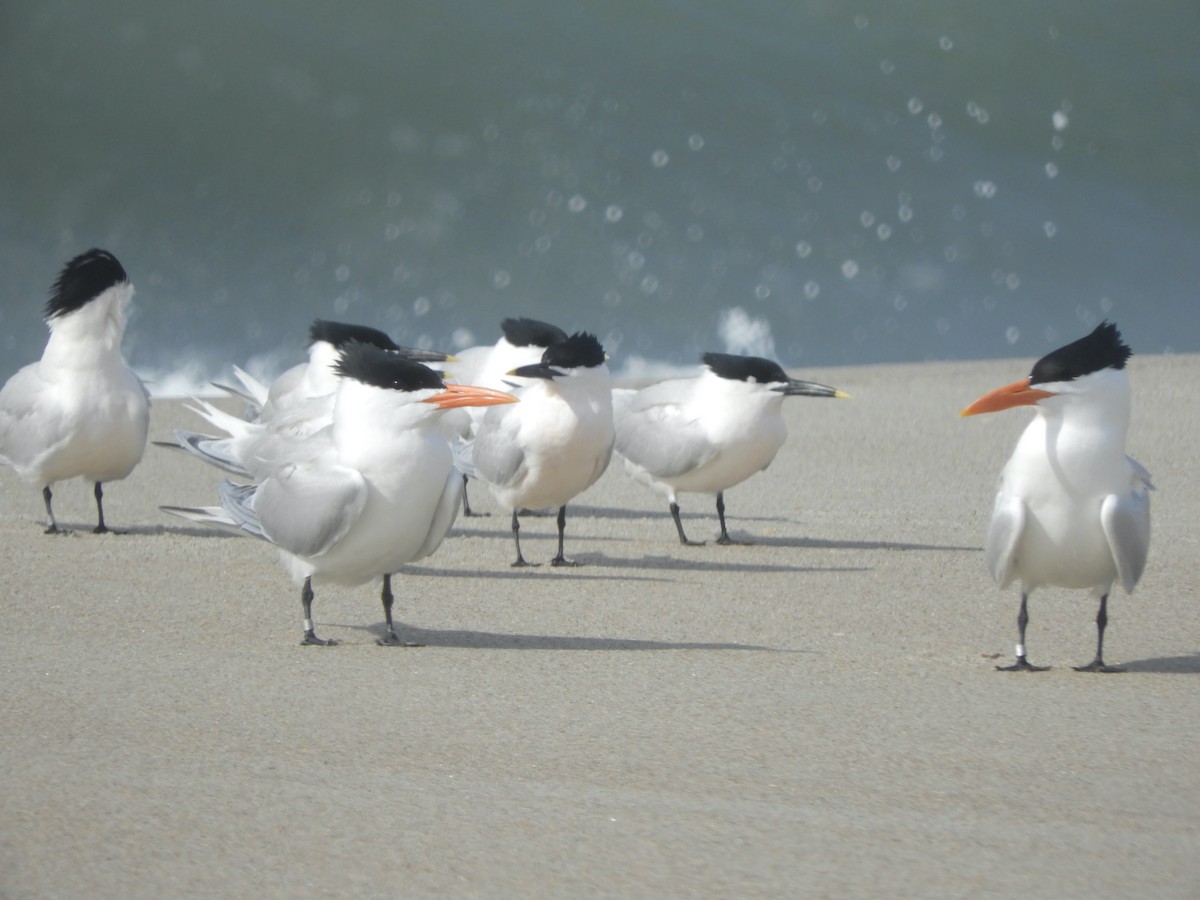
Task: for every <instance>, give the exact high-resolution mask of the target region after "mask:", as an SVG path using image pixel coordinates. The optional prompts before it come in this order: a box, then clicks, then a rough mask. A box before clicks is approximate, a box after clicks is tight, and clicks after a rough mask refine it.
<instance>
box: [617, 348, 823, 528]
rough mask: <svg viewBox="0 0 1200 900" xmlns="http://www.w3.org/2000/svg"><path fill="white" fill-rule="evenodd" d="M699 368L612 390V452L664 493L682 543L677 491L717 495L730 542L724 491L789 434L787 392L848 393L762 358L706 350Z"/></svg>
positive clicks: (767, 459)
mask: <svg viewBox="0 0 1200 900" xmlns="http://www.w3.org/2000/svg"><path fill="white" fill-rule="evenodd" d="M702 360H703V363H704V371H703V372H701V374H700V375H698V376H695V377H692V378H675V379H671V380H669V381H663V382H660V383H658V384H654V385H650V386H649V387H646V388H642V389H641V390H638V391H630V390H618V391H614V392H613V395H614V396H613V406H614V416H615V420H616V431H617V441H616V450H617V453H618V454H620V455H621V456H622V457H624V459H625V471H626V472H627V473H628V474H629V475H631V476H632V477H633V478H634V479H636V480H637V481H640V482H641V483H643V484H645V485H648V486H649V487H651V488H653V489H654V490H655V491H657V492H659V493H661V494H663V495H665V496H666V498H667V502H668V504H669V509H670V511H671V518H672V519H673V520H674V522H675V530H676V532H677V534H678V535H679V543H680V544H682V545H684V546H700V545H702V544H703V543H704V542H703V541H692V540H689V539H688V538H687V536H686V535H685V534H684V531H683V522H682V521H681V520H680V515H679V502H678V499H677V498H678V494H680V493H699V494H716V495H717V518H718V520H719V522H720V525H721V533H720V536H719V537H718V538H717V543H718V544H735V543H739V542H738V541H735V540H733V538H731V537H730V536H729V531H728V529H727V528H726V525H725V491H727V490H728V489H729V488H731V487H734V486H735V485H738V484H741V483H742V482H743V481H745V480H746V479H747V478H749V477H750V476H751V475H753V474H754V473H756V472H759V471H761V470H763V469H765V468H766V467H767V466H769V465H770V464H771V461H772V460H773V459H774V458H775V454H776V453H778V452H779V448H780V447H782V446H783V443H784V441H785V440H786V438H787V425H786V424H785V423H784V420H783V400H784V398H785V397H846V396H847V395H846V394H843V393H842V392H841V391H839V390H837V389H836V388H832V387H829V386H828V385H824V384H817V383H815V382H812V381H801V380H799V379H796V378H792V377H790V376H789V375H788V374H787V373H786V372H784V370H783V369H782V367H780V365H779V364H778V363H776V362H773V361H772V360H769V359H763V358H762V357H759V356H739V355H734V354H729V353H705V354H704V356H703V357H702Z"/></svg>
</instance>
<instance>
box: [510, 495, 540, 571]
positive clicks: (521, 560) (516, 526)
mask: <svg viewBox="0 0 1200 900" xmlns="http://www.w3.org/2000/svg"><path fill="white" fill-rule="evenodd" d="M512 533H513V543H514V544H516V545H517V561H516V562H514V563H513V567H514V568H523V567H524V566H531V565H533V566H535V565H537V563H527V562H525V557H523V556H522V555H521V523H520V522H518V521H517V511H516V510H515V509H514V510H513V515H512Z"/></svg>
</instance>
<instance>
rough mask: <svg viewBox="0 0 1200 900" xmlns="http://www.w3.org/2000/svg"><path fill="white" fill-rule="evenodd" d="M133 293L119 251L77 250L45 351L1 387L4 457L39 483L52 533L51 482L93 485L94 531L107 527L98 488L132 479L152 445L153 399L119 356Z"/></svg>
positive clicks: (57, 287)
mask: <svg viewBox="0 0 1200 900" xmlns="http://www.w3.org/2000/svg"><path fill="white" fill-rule="evenodd" d="M132 298H133V285H132V284H130V283H129V277H128V276H127V275H126V274H125V269H124V268H122V266H121V264H120V263H119V262H118V261H117V259H116V257H115V256H113V255H112V254H111V253H109V252H108V251H106V250H97V249H93V250H89V251H87V252H86V253H82V254H80V255H79V256H76V257H75V258H74V259H72V260H71V261H70V262H68V263H67V264H66V266H65V267H64V268H63V270H62V272H61V273H60V274H59V276H58V280H57V281H55V283H54V287H53V289H52V292H51V295H50V300H49V302H48V303H47V304H46V323H47V324H48V325H49V326H50V340H49V341H48V342H47V344H46V349H45V351H44V352H43V353H42V358H41V359H40V360H39V361H38V362H35V363H31V364H30V365H28V366H25V368H23V369H21V370H20V371H19V372H17V373H16V374H15V375H13V376H12V378H10V379H9V380H8V382H7V383H6V384H5V385H4V388H3V389H2V390H0V464H4V465H8V466H12V468H14V469H15V470H16V472H17V474H18V475H20V476H21V477H22V478H23V479H25V480H26V481H30V482H32V483H34V484H36V485H40V486H41V488H42V499H43V501H44V502H45V506H46V518H47V520H48V527H47V528H46V533H47V534H54V533H58V532H60V531H61V529H60V528H59V527H58V522H57V521H56V520H55V518H54V511H53V509H52V508H51V498H52V496H53V494H52V492H51V486H52V485H54V484H55V483H56V482H59V481H66V480H67V479H71V478H83V479H84V480H85V481H90V482H92V483H93V485H94V488H93V490H92V493H93V495H94V496H95V498H96V516H97V524H96V527H95V529H94V530H95V531H96V532H97V533H100V532H105V531H108V526H107V525H106V524H105V522H104V502H103V495H104V491H103V488H102V487H101V485H103V484H104V483H106V482H110V481H118V480H120V479H122V478H125V477H126V476H128V475H129V474H130V473H131V472H132V471H133V469H134V467H135V466H137V464H138V463H139V462H140V461H141V459H142V454H143V453H144V452H145V449H146V434H147V430H148V429H149V426H150V398H149V394H148V393H147V391H146V388H145V385H143V384H142V382H141V380H140V379H139V378H138V377H137V375H135V374H134V373H133V372H132V371H131V370H130V369H129V367H128V366H127V365H126V364H125V358H124V356H123V355H122V353H121V340H122V338H123V336H124V334H125V320H126V316H127V314H128V308H129V303H130V301H131V299H132Z"/></svg>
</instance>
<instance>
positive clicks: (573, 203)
mask: <svg viewBox="0 0 1200 900" xmlns="http://www.w3.org/2000/svg"><path fill="white" fill-rule="evenodd" d="M567 209H568V210H570V211H571V212H573V213H580V212H583V211H584V210H585V209H587V200H585V199H584V198H583V197H581V196H579V195H578V194H575V195H574V196H573V197H571V199H570V200H568V201H567Z"/></svg>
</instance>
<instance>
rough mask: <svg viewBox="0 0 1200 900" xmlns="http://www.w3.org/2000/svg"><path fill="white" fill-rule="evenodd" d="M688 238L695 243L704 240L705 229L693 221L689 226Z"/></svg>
mask: <svg viewBox="0 0 1200 900" xmlns="http://www.w3.org/2000/svg"><path fill="white" fill-rule="evenodd" d="M687 239H688V240H689V241H692V242H693V243H695V242H696V241H702V240H704V229H703V228H701V227H700V226H699V225H697V224H696V223H695V222H693V223H692V224H691V225H689V226H688V227H687Z"/></svg>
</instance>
